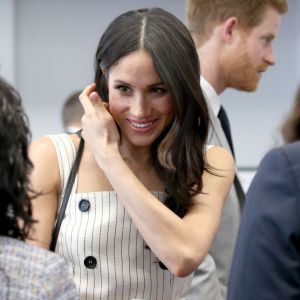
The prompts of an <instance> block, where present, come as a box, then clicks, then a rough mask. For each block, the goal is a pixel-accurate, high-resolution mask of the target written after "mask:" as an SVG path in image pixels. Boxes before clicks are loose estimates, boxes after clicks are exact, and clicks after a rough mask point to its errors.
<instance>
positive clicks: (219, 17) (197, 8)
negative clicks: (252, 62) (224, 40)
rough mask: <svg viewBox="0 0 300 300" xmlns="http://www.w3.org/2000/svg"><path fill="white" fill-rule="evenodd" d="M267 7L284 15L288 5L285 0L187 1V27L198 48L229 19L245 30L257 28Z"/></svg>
mask: <svg viewBox="0 0 300 300" xmlns="http://www.w3.org/2000/svg"><path fill="white" fill-rule="evenodd" d="M268 7H273V8H274V9H276V10H277V11H278V12H279V13H280V14H284V13H285V12H286V11H287V9H288V3H287V0H187V1H186V12H187V26H188V28H189V30H190V32H191V34H192V35H193V38H194V40H195V43H196V46H197V47H199V46H201V45H202V44H203V43H204V42H205V41H206V40H207V39H208V38H209V36H210V35H211V33H212V31H213V29H214V27H215V26H216V25H218V24H221V23H222V22H224V21H225V20H226V19H228V18H230V17H237V18H238V20H239V23H240V25H241V26H242V27H243V28H244V29H245V30H250V29H251V28H253V27H255V26H257V25H258V24H260V22H261V21H262V18H263V15H264V13H265V11H266V9H267V8H268Z"/></svg>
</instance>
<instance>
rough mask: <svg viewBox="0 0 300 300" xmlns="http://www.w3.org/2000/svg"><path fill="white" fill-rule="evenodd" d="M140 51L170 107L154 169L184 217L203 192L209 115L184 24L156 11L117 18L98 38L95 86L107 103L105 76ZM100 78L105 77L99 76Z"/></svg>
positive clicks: (174, 207) (156, 148)
mask: <svg viewBox="0 0 300 300" xmlns="http://www.w3.org/2000/svg"><path fill="white" fill-rule="evenodd" d="M140 49H143V50H145V51H146V52H147V53H148V54H149V55H150V56H151V58H152V60H153V63H154V66H155V68H156V71H157V72H158V74H159V76H160V78H161V80H162V81H163V82H164V84H165V85H166V87H167V88H168V90H169V91H170V92H171V94H172V96H173V99H174V102H175V118H174V121H173V122H172V123H171V124H170V126H169V127H168V128H166V130H165V131H164V132H163V133H162V134H161V136H160V137H159V138H158V139H157V141H156V142H155V143H154V144H153V145H152V157H153V162H154V166H155V168H156V171H157V173H158V175H159V176H160V178H161V180H162V182H163V183H164V185H165V188H166V192H167V195H168V197H167V199H166V202H165V204H166V205H167V206H168V207H169V208H170V209H171V210H172V211H174V212H175V213H176V214H177V215H179V216H181V217H182V216H184V215H185V213H186V212H187V210H188V208H189V207H190V205H191V204H192V201H191V197H192V196H193V195H196V194H198V193H201V192H202V186H203V182H202V174H203V172H204V170H207V171H208V170H209V166H208V165H207V164H206V161H205V158H204V155H205V144H206V139H207V134H208V126H209V115H208V109H207V106H206V102H205V99H204V96H203V94H202V90H201V88H200V82H199V81H200V65H199V60H198V55H197V52H196V49H195V45H194V42H193V40H192V38H191V36H190V33H189V31H188V30H187V28H186V27H185V25H184V24H183V23H182V22H181V21H179V20H178V19H177V18H176V17H175V16H173V15H172V14H170V13H168V12H166V11H165V10H163V9H160V8H152V9H139V10H134V11H129V12H126V13H124V14H122V15H120V16H119V17H117V18H116V19H115V20H114V21H113V22H112V23H111V24H110V25H109V26H108V28H107V29H106V31H105V32H104V34H103V35H102V37H101V39H100V42H99V45H98V48H97V52H96V59H95V68H96V70H95V82H96V85H97V91H98V92H99V94H100V96H101V98H102V99H103V100H104V101H107V102H108V101H109V95H108V87H107V82H106V78H105V74H107V73H109V69H110V67H111V66H112V65H114V64H115V63H117V62H118V61H119V60H120V59H121V58H122V57H124V56H126V55H128V54H130V53H132V52H134V51H137V50H140ZM104 73H105V74H104Z"/></svg>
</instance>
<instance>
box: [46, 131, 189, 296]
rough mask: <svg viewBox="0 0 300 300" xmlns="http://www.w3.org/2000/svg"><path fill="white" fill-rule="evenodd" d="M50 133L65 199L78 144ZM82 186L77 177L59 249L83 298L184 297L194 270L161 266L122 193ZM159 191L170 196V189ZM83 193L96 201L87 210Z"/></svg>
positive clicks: (162, 198) (89, 199)
mask: <svg viewBox="0 0 300 300" xmlns="http://www.w3.org/2000/svg"><path fill="white" fill-rule="evenodd" d="M48 137H49V138H50V139H51V140H52V142H53V143H54V145H55V148H56V152H57V158H58V162H59V169H60V176H61V182H62V191H63V192H62V195H61V197H60V203H61V200H62V198H63V195H64V191H65V187H66V184H67V180H68V176H69V173H70V170H71V167H72V163H73V161H74V159H75V155H76V150H75V147H74V145H73V142H72V141H71V139H70V137H69V136H68V135H67V134H59V135H51V136H48ZM76 190H77V177H76V179H75V183H74V186H73V190H72V192H71V195H70V198H69V202H68V205H67V208H66V213H65V218H64V220H63V222H62V225H61V229H60V233H59V236H58V240H57V245H56V249H55V251H56V252H57V253H59V254H61V255H62V256H63V257H64V258H65V260H66V261H67V263H68V266H69V269H70V272H71V273H73V275H74V278H75V283H76V285H77V287H78V289H79V292H80V299H87V300H90V299H105V300H109V299H114V300H115V299H117V300H122V299H161V300H168V299H181V298H183V297H184V295H185V294H186V292H187V290H188V289H189V287H190V285H191V281H192V277H193V274H191V275H189V276H188V277H185V278H178V277H176V276H174V275H172V274H171V273H170V272H169V271H168V270H163V269H162V268H161V267H160V266H159V260H158V258H157V257H156V256H155V255H154V254H153V252H152V251H151V250H150V249H149V248H147V247H145V242H144V240H143V238H142V236H141V235H140V233H139V232H138V230H137V228H136V227H135V225H134V224H133V222H132V220H131V218H130V217H129V215H128V214H127V212H126V209H125V207H124V205H123V204H122V201H120V200H119V199H118V195H117V193H116V192H114V191H108V192H92V193H76ZM153 194H154V195H155V196H156V197H157V198H158V199H160V200H162V201H163V200H164V197H165V193H162V192H153ZM82 199H85V200H87V201H88V203H89V204H90V205H89V209H88V210H87V211H84V212H82V211H81V210H80V209H79V203H80V201H81V200H82ZM87 257H89V258H88V259H87V260H89V261H88V262H87V260H86V261H85V259H86V258H87ZM86 265H87V266H89V267H90V268H89V267H87V266H86Z"/></svg>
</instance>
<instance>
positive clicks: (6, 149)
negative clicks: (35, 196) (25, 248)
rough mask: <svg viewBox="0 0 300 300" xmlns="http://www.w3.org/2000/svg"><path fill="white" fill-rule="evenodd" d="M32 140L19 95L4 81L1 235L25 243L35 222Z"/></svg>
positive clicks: (0, 91)
mask: <svg viewBox="0 0 300 300" xmlns="http://www.w3.org/2000/svg"><path fill="white" fill-rule="evenodd" d="M30 137H31V134H30V130H29V126H28V118H27V116H26V114H25V113H24V110H23V108H22V105H21V99H20V96H19V94H18V92H17V91H16V90H15V89H14V88H13V87H12V86H10V85H9V84H8V83H7V82H5V81H4V80H3V79H1V78H0V224H1V225H0V235H3V236H9V237H14V238H18V239H21V240H24V239H25V238H26V237H27V236H28V232H29V230H30V227H31V225H32V223H33V220H32V214H31V201H30V197H29V195H28V173H29V172H30V170H31V168H32V163H31V161H30V160H29V158H28V152H27V148H28V143H29V140H30Z"/></svg>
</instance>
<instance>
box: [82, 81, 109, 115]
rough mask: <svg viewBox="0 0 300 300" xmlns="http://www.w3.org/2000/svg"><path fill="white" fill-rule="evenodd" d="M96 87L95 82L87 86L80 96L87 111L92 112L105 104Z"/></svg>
mask: <svg viewBox="0 0 300 300" xmlns="http://www.w3.org/2000/svg"><path fill="white" fill-rule="evenodd" d="M95 89H96V84H95V83H93V84H91V85H89V86H87V87H86V88H85V89H84V90H83V92H82V93H81V94H80V96H79V99H80V102H81V104H82V106H83V109H84V111H85V113H88V112H92V111H94V110H95V109H96V110H97V108H99V107H101V106H102V105H104V103H103V102H102V99H101V98H100V96H99V94H98V93H97V92H96V91H95ZM104 106H105V105H104Z"/></svg>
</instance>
